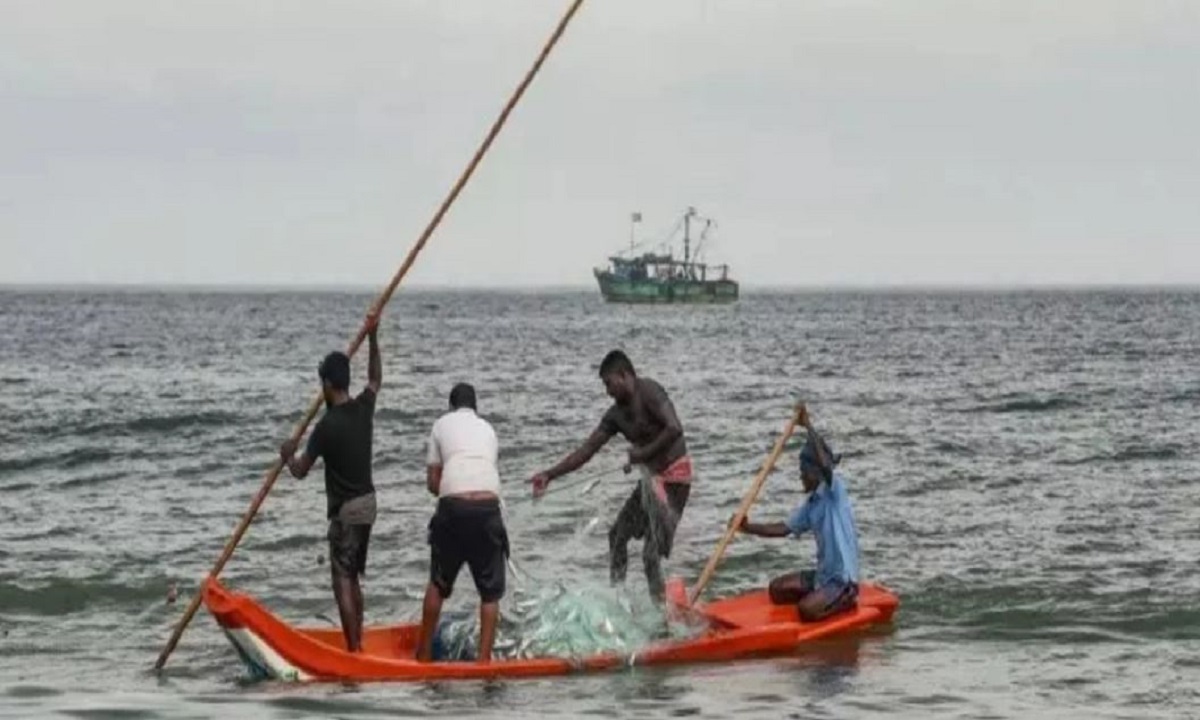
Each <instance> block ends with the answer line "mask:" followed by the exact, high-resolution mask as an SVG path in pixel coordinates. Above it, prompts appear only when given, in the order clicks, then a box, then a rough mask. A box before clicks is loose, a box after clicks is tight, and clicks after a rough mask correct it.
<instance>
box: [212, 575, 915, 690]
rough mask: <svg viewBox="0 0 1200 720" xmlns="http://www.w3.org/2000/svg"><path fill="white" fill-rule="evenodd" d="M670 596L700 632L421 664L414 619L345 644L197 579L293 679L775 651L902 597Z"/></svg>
mask: <svg viewBox="0 0 1200 720" xmlns="http://www.w3.org/2000/svg"><path fill="white" fill-rule="evenodd" d="M667 595H668V603H669V605H670V607H671V608H672V609H673V611H674V612H675V613H677V614H683V613H686V614H688V615H689V616H690V618H692V619H693V620H694V619H697V618H698V619H702V620H703V621H704V625H705V627H704V628H703V629H702V630H701V632H700V633H699V634H698V635H697V636H695V637H691V638H687V639H682V640H667V641H662V642H660V643H657V644H652V645H649V646H647V647H646V648H645V649H643V650H641V651H638V652H636V653H632V654H617V653H606V654H599V655H593V656H590V657H585V658H578V659H568V658H557V657H547V658H531V659H513V660H502V659H496V660H493V661H492V662H490V663H480V662H472V661H439V662H430V663H422V662H417V661H416V659H415V657H414V656H415V654H416V645H417V636H418V634H419V631H420V628H419V626H418V625H416V624H404V625H381V626H375V627H368V628H364V629H363V652H361V653H349V652H346V644H345V640H344V638H343V636H342V631H341V630H340V629H339V628H298V627H293V626H291V625H289V624H287V623H286V622H285V621H283V620H281V619H280V618H279V617H277V616H276V615H274V614H272V613H271V612H270V611H269V610H267V609H266V608H264V607H263V606H262V605H261V604H260V603H258V601H256V600H255V599H253V598H251V597H249V596H247V595H243V594H240V593H235V592H232V591H230V590H229V589H227V588H226V587H225V586H224V585H222V584H221V583H220V582H219V581H217V580H216V579H209V580H208V581H206V582H205V584H204V588H203V599H204V605H205V606H206V607H207V608H208V610H209V612H210V613H212V615H213V617H214V618H216V620H217V624H218V625H220V626H221V629H222V630H223V631H224V632H225V635H226V636H228V638H229V640H230V642H232V643H233V647H234V648H235V649H236V650H237V653H238V655H239V656H240V657H241V658H242V660H243V661H244V662H245V663H246V666H247V667H248V668H249V670H250V672H251V674H252V675H253V676H255V677H258V678H264V679H273V680H285V681H295V682H345V681H354V682H370V681H410V682H411V681H427V680H470V679H482V678H536V677H547V676H555V675H567V674H570V673H580V672H602V671H611V670H616V669H620V668H624V667H634V666H661V665H687V664H696V663H712V662H730V661H734V660H742V659H747V658H758V657H771V656H779V655H786V654H789V653H794V652H796V651H798V650H802V649H803V648H804V647H805V646H806V645H808V644H810V643H813V642H814V641H817V640H825V639H828V638H832V637H837V636H846V635H851V634H854V633H857V632H861V631H863V630H865V629H867V628H870V627H872V626H879V625H886V624H887V623H890V622H891V619H892V615H893V614H894V613H895V611H896V608H897V606H898V605H899V600H898V599H897V598H896V596H895V595H893V594H892V593H891V592H890V591H888V590H887V589H886V588H883V587H881V586H879V585H873V584H870V583H864V584H863V585H862V586H861V587H860V591H859V601H858V607H856V608H855V609H853V610H850V611H847V612H844V613H840V614H838V615H834V616H832V617H829V618H826V619H824V620H821V621H819V622H803V621H801V620H800V618H799V614H798V613H797V610H796V608H795V606H791V605H788V606H782V605H773V604H772V603H771V601H770V599H769V598H768V597H767V593H766V591H765V590H758V591H754V592H750V593H746V594H743V595H738V596H736V597H732V598H727V599H724V600H717V601H715V602H712V603H707V604H698V605H695V606H689V605H688V603H687V598H686V595H685V591H684V586H683V582H682V581H681V580H678V579H673V580H672V581H671V582H670V583H669V585H668V588H667Z"/></svg>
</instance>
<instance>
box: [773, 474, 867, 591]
mask: <svg viewBox="0 0 1200 720" xmlns="http://www.w3.org/2000/svg"><path fill="white" fill-rule="evenodd" d="M785 524H786V525H787V528H788V530H789V531H791V533H792V535H793V536H794V537H799V536H800V535H803V534H804V533H805V532H809V531H812V534H813V537H814V538H816V541H817V587H821V586H823V585H825V584H827V583H830V582H834V581H837V582H842V583H851V582H852V583H856V582H858V529H857V528H855V526H854V509H853V508H852V507H850V494H849V493H848V492H847V491H846V481H845V479H844V478H843V477H842V474H841V473H840V472H838V471H837V470H835V471H834V472H833V480H832V481H830V482H828V483H821V485H820V487H818V488H817V489H816V490H814V491H813V493H812V494H811V495H809V496H808V498H807V499H805V501H804V502H803V503H801V504H800V505H798V506H797V507H796V509H795V510H793V511H792V514H791V515H789V516H788V519H787V522H786V523H785Z"/></svg>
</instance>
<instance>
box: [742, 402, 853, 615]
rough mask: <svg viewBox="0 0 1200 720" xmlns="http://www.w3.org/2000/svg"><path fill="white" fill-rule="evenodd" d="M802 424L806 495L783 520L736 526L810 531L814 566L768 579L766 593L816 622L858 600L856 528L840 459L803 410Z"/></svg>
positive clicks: (780, 533)
mask: <svg viewBox="0 0 1200 720" xmlns="http://www.w3.org/2000/svg"><path fill="white" fill-rule="evenodd" d="M800 424H801V425H803V426H804V429H805V430H807V431H808V439H807V440H806V441H805V443H804V449H802V450H801V451H800V480H801V482H802V483H803V484H804V492H805V493H806V494H807V495H808V497H807V498H806V499H805V501H804V502H803V503H801V504H800V505H798V506H797V507H796V509H795V510H793V511H792V513H791V515H789V516H788V518H787V520H786V521H785V522H774V523H752V522H750V519H749V518H743V520H742V524H741V526H740V527H739V528H738V529H739V530H741V531H742V532H744V533H747V534H749V535H757V536H758V537H766V538H781V537H787V536H789V535H791V536H793V537H799V536H800V535H802V534H804V533H805V532H808V531H811V532H812V534H813V537H814V538H815V539H816V541H817V569H816V570H815V571H814V570H806V571H802V572H795V573H789V574H787V575H784V576H782V577H777V578H775V579H774V580H772V581H771V584H770V586H769V593H770V596H771V602H773V603H775V604H776V605H792V604H795V605H797V606H798V607H799V610H800V617H801V618H802V619H804V620H806V621H814V620H820V619H822V618H825V617H828V616H830V615H832V614H834V613H836V612H841V611H843V610H849V609H851V608H853V607H854V606H855V604H856V603H857V602H858V531H857V530H856V529H855V527H854V510H853V508H851V507H850V495H849V493H847V491H846V481H845V479H844V478H843V477H842V474H841V473H840V472H838V471H837V470H835V469H834V468H835V467H836V466H837V463H838V461H839V460H840V459H841V458H840V457H837V456H834V455H833V453H832V452H831V451H830V449H829V445H828V444H826V442H825V441H824V440H823V439H822V438H821V436H820V435H818V434H817V432H816V430H813V427H812V421H811V420H810V419H809V417H808V412H807V410H804V409H801V414H800Z"/></svg>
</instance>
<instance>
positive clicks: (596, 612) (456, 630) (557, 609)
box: [434, 582, 699, 660]
mask: <svg viewBox="0 0 1200 720" xmlns="http://www.w3.org/2000/svg"><path fill="white" fill-rule="evenodd" d="M522 595H523V594H521V593H518V594H517V597H516V598H515V601H514V602H511V603H508V607H506V608H504V609H502V611H501V617H500V622H499V627H498V628H497V631H496V644H495V647H494V649H493V652H492V656H493V658H497V659H514V658H523V659H524V658H547V657H554V658H566V659H580V658H584V657H587V656H590V655H596V654H600V653H618V654H622V655H624V654H632V653H635V652H637V651H638V650H639V649H640V648H643V647H645V646H647V645H648V644H650V643H652V642H654V641H657V640H665V639H668V638H676V637H690V636H692V635H694V634H695V633H696V632H698V631H699V628H695V627H690V626H688V625H685V624H681V623H668V621H667V617H666V615H665V614H664V613H663V610H662V608H660V607H658V606H656V605H655V604H654V603H653V602H652V601H651V600H650V599H649V598H648V597H630V595H629V594H627V593H625V592H624V590H621V589H618V588H610V587H602V586H597V585H593V584H585V585H581V586H577V587H567V586H566V585H565V584H564V583H562V582H554V583H551V584H550V585H549V586H548V587H544V588H543V589H542V590H540V591H538V592H535V593H531V594H524V596H522ZM478 642H479V618H478V615H477V614H476V613H475V612H474V611H473V610H467V611H461V612H455V613H451V614H447V615H446V616H445V617H444V618H443V620H442V622H441V623H440V624H439V626H438V634H437V636H436V640H435V649H434V655H435V657H437V658H438V659H441V660H473V659H475V657H476V656H477V651H478Z"/></svg>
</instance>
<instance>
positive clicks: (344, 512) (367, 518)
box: [326, 494, 375, 578]
mask: <svg viewBox="0 0 1200 720" xmlns="http://www.w3.org/2000/svg"><path fill="white" fill-rule="evenodd" d="M374 521H375V495H374V494H370V495H362V496H359V497H356V498H353V499H351V500H348V501H346V502H345V503H344V504H343V505H342V507H341V508H340V509H339V510H338V514H337V515H334V516H333V517H332V518H330V519H329V532H328V533H327V534H326V536H327V537H328V538H329V566H330V567H331V568H332V569H333V572H334V574H335V575H340V576H342V577H351V578H353V577H358V576H359V575H362V574H363V573H364V572H366V570H367V546H368V545H369V544H370V542H371V523H372V522H374Z"/></svg>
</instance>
